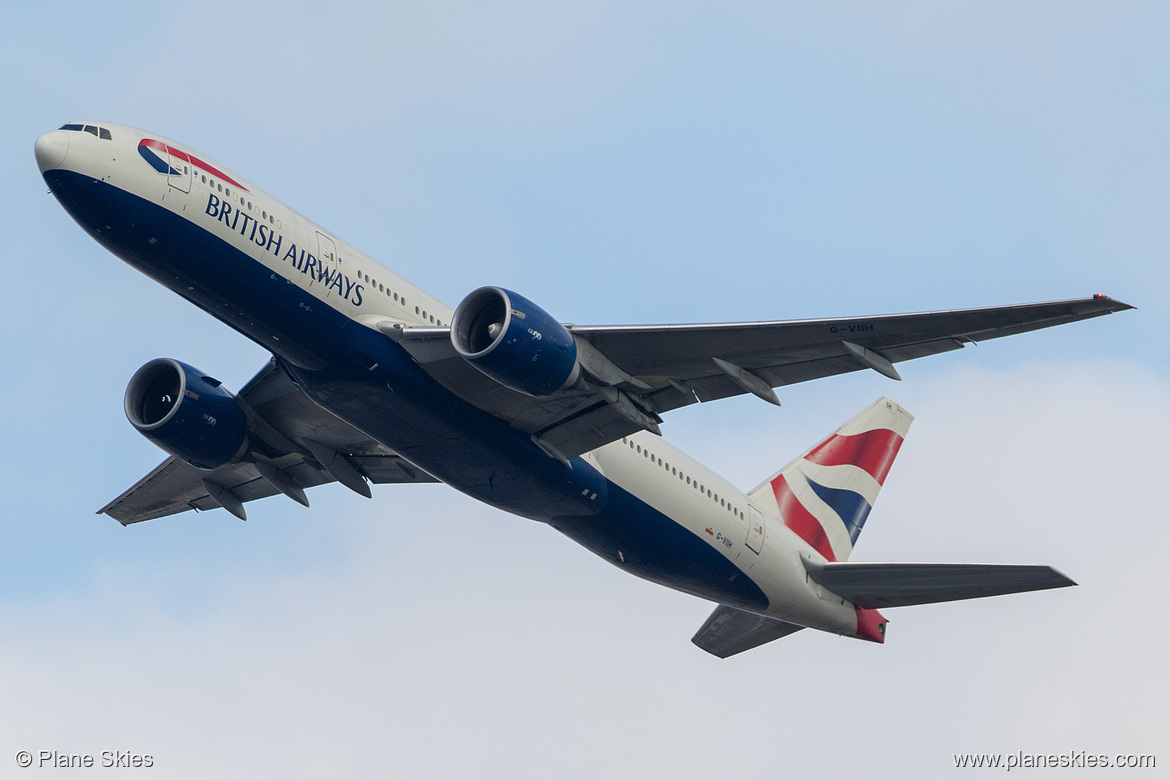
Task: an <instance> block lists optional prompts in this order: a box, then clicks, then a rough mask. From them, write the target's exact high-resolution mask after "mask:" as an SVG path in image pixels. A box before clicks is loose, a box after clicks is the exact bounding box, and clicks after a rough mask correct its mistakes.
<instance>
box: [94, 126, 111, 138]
mask: <svg viewBox="0 0 1170 780" xmlns="http://www.w3.org/2000/svg"><path fill="white" fill-rule="evenodd" d="M98 132H99V133H101V136H100V137H101V139H102V140H103V141H112V140H114V139H113V136H111V135H110V131H109V130H107V129H106V128H104V127H99V128H98Z"/></svg>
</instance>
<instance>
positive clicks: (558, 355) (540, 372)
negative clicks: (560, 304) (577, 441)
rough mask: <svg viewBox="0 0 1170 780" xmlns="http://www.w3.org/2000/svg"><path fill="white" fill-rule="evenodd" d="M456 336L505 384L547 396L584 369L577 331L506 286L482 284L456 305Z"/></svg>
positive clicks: (470, 356) (471, 358)
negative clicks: (573, 334)
mask: <svg viewBox="0 0 1170 780" xmlns="http://www.w3.org/2000/svg"><path fill="white" fill-rule="evenodd" d="M451 342H452V343H453V344H454V345H455V351H456V352H458V353H459V355H460V356H461V357H463V359H464V360H466V361H467V362H468V363H470V364H471V365H473V366H475V367H476V368H477V369H479V370H480V371H482V372H483V373H485V374H487V375H488V376H490V377H491V378H492V379H494V380H496V381H497V382H499V383H500V384H502V385H504V386H505V387H510V388H511V389H513V390H518V391H519V392H521V393H524V394H526V395H531V396H537V397H540V396H546V395H551V394H553V393H555V392H556V391H558V390H561V389H563V388H566V387H570V386H572V385H573V384H575V383H576V381H577V378H578V377H579V376H580V375H581V365H580V363H578V361H577V345H576V343H575V342H574V341H573V336H572V334H571V333H569V331H567V330H566V329H565V327H564V326H563V325H561V324H560V323H559V322H557V321H556V320H555V319H553V318H552V316H551V315H549V313H548V312H546V311H545V310H544V309H542V308H540V307H539V306H537V305H536V304H535V303H533V302H532V301H530V300H528V299H527V298H525V297H524V296H522V295H517V294H516V293H514V292H511V291H509V290H505V289H503V288H502V287H481V288H479V289H478V290H475V291H474V292H472V293H471V294H470V295H468V296H467V297H466V298H464V299H463V302H462V303H460V304H459V307H458V308H456V309H455V316H454V318H453V319H452V321H451Z"/></svg>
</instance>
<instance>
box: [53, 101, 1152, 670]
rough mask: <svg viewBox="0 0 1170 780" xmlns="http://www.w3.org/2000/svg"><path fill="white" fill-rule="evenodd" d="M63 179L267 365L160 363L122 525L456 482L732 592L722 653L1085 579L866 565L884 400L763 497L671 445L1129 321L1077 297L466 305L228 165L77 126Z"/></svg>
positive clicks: (515, 300) (681, 586)
mask: <svg viewBox="0 0 1170 780" xmlns="http://www.w3.org/2000/svg"><path fill="white" fill-rule="evenodd" d="M36 160H37V164H38V166H39V168H40V170H41V173H42V174H43V176H44V178H45V181H46V183H47V184H48V186H49V189H50V190H51V191H52V193H53V195H54V196H56V198H57V200H58V201H59V202H60V203H61V205H62V206H63V207H64V208H65V210H66V211H67V212H68V213H69V215H70V216H71V217H73V219H74V220H76V221H77V223H78V224H79V225H81V227H82V228H83V229H84V230H85V231H86V232H87V233H89V234H90V235H91V236H93V238H94V239H96V240H97V241H98V243H100V244H101V245H102V246H104V247H105V248H106V249H108V250H110V251H111V252H113V253H114V254H115V255H116V256H118V257H119V258H121V259H122V260H124V261H126V262H127V263H129V264H130V265H132V266H133V267H135V268H137V269H138V270H140V271H142V272H143V273H145V274H147V275H148V276H150V277H151V278H153V279H155V280H156V281H158V282H160V283H161V284H163V285H165V286H167V287H168V288H170V289H171V290H173V291H175V292H176V293H178V294H179V295H181V296H182V297H184V298H186V299H187V300H189V301H191V302H192V303H194V304H195V305H197V306H199V307H200V308H202V309H204V310H206V311H208V312H210V313H211V314H213V315H214V316H216V317H218V318H219V319H221V320H222V321H224V322H225V323H227V324H228V325H230V326H231V327H232V328H234V329H236V330H237V331H239V332H240V333H242V334H243V335H245V336H247V337H248V338H250V339H252V340H253V341H255V342H256V343H257V344H259V345H261V346H262V347H264V349H266V350H268V351H269V352H271V353H272V359H271V360H270V361H269V363H268V364H267V365H266V366H265V367H264V368H263V369H261V371H260V372H259V373H258V374H257V375H256V376H255V377H253V378H252V379H251V380H250V381H249V382H248V383H247V384H246V385H245V386H244V387H243V388H242V389H241V390H240V392H239V393H238V394H232V393H231V392H229V391H228V390H227V389H225V388H224V387H223V386H222V385H221V384H220V382H219V381H218V380H216V379H214V378H212V377H211V376H210V375H208V374H205V373H203V372H202V371H200V370H199V369H197V368H194V367H193V366H190V365H187V364H186V363H182V362H180V361H178V360H173V359H171V358H159V359H157V360H152V361H150V362H149V363H147V364H146V365H144V366H142V368H140V369H139V370H138V371H137V372H136V373H135V374H134V376H133V377H132V378H131V380H130V384H129V386H128V387H127V390H126V397H125V411H126V416H127V417H128V418H129V420H130V422H131V424H132V425H133V426H134V427H135V428H137V429H138V431H140V432H141V433H142V434H143V435H144V436H146V437H147V438H148V439H150V440H151V441H153V442H154V443H155V444H157V445H158V446H160V447H161V448H162V449H164V450H166V451H167V452H168V453H169V457H168V458H167V459H166V460H165V461H163V463H162V464H161V465H160V466H159V467H158V468H156V469H155V470H154V471H152V472H151V473H150V474H148V475H146V476H145V477H143V478H142V480H140V481H139V482H138V483H137V484H136V485H134V486H133V487H131V488H130V489H129V490H127V491H126V492H125V493H123V494H122V495H121V496H119V497H118V498H116V499H114V501H112V502H111V503H110V504H109V505H107V506H105V507H103V508H102V509H101V510H99V514H100V513H105V514H107V515H110V516H111V517H113V518H114V519H116V520H118V521H119V522H121V523H122V524H124V525H128V524H130V523H137V522H140V521H143V520H151V519H154V518H158V517H163V516H166V515H171V514H175V513H178V512H183V511H186V510H188V509H195V510H207V509H214V508H223V509H225V510H227V511H228V512H230V513H232V514H233V515H235V516H237V517H239V518H240V519H245V517H246V514H245V510H244V504H245V503H246V502H248V501H252V500H255V499H258V498H263V497H266V496H271V495H276V494H278V493H279V494H283V495H285V496H287V497H289V498H291V499H293V500H294V501H297V502H299V503H301V504H304V505H305V506H308V499H307V498H306V496H305V489H306V488H309V487H313V486H315V485H320V484H323V483H326V482H334V481H335V482H340V483H341V484H343V485H345V486H346V487H348V488H350V489H351V490H354V491H356V492H358V493H360V494H361V495H363V496H366V497H370V495H371V492H370V487H369V483H371V482H372V483H377V484H384V483H404V482H435V481H440V482H445V483H446V484H448V485H450V486H452V487H454V488H455V489H457V490H460V491H462V492H464V493H466V494H467V495H470V496H473V497H475V498H477V499H479V500H480V501H483V502H485V503H487V504H490V505H491V506H494V507H498V508H500V509H503V510H506V511H508V512H512V513H514V514H517V515H520V516H522V517H526V518H530V519H532V520H537V521H540V522H543V523H547V524H549V525H551V526H552V527H553V528H555V529H557V530H558V531H560V532H561V533H563V534H565V535H566V536H568V537H569V538H571V539H573V540H574V541H576V542H578V543H580V544H581V545H583V546H585V547H586V548H588V549H589V550H591V551H593V552H594V553H596V554H597V555H600V556H601V557H603V558H605V559H606V560H608V561H610V562H611V563H613V564H615V565H616V566H618V567H619V568H622V569H624V570H626V571H628V572H630V573H631V574H634V575H636V576H639V577H643V578H645V579H648V580H651V581H654V582H657V583H660V584H662V585H665V586H667V587H670V588H675V589H677V590H680V591H683V592H685V593H690V594H693V595H696V596H699V597H701V598H704V599H708V600H710V601H713V602H715V603H716V604H717V605H718V606H717V607H716V608H715V611H714V612H713V613H712V614H711V616H710V618H709V619H708V620H707V621H706V623H704V625H703V626H702V627H701V628H700V629H699V631H698V633H697V634H696V635H695V636H694V638H693V640H692V641H693V642H694V643H695V644H696V645H698V646H699V647H700V648H702V649H704V650H706V651H707V652H710V653H712V654H714V655H717V656H720V657H727V656H730V655H733V654H736V653H740V652H743V651H744V650H748V649H751V648H753V647H757V646H759V645H761V644H763V643H765V642H769V641H772V640H774V639H778V638H780V637H782V636H786V635H788V634H791V633H793V632H794V631H798V630H800V629H802V628H806V627H809V628H816V629H820V630H823V631H828V632H832V633H835V634H839V635H843V636H851V637H857V638H859V639H865V640H869V641H874V642H882V641H884V638H885V626H886V622H887V621H886V619H885V618H884V617H882V615H881V614H880V613H879V612H878V611H877V610H878V609H879V608H883V607H897V606H905V605H911V604H923V603H930V602H940V601H952V600H957V599H966V598H975V597H980V596H991V595H997V594H1004V593H1014V592H1021V591H1028V590H1039V589H1044V588H1056V587H1063V586H1066V585H1072V584H1074V583H1073V582H1072V581H1071V580H1069V579H1068V578H1067V577H1065V576H1064V575H1062V574H1060V573H1059V572H1057V571H1055V570H1054V569H1052V568H1050V567H1047V566H1017V565H985V564H917V563H858V562H850V561H849V560H848V559H849V557H850V553H851V552H852V550H853V547H854V545H855V544H856V543H857V539H858V535H859V534H860V533H861V530H862V528H863V526H864V525H865V521H866V518H867V517H868V516H869V513H870V509H871V508H872V507H873V504H874V501H875V500H876V498H877V494H878V491H879V490H880V489H881V487H882V484H883V483H884V482H885V479H886V475H887V474H888V473H889V470H890V467H891V465H892V463H893V460H894V458H895V456H896V455H897V453H898V449H899V447H900V446H901V444H902V440H903V438H904V437H905V436H906V433H907V430H908V428H909V426H910V422H911V419H912V418H911V416H910V415H909V414H908V413H907V412H906V411H904V410H903V409H902V408H901V407H900V406H898V404H896V403H894V402H893V401H890V400H888V399H885V398H882V399H879V400H878V401H877V402H876V403H874V404H872V405H871V406H869V407H868V408H867V409H865V410H864V411H862V412H861V413H860V414H859V415H858V416H857V417H855V418H854V419H852V420H850V421H849V422H847V423H846V424H845V425H843V426H842V427H841V428H839V429H837V431H835V432H834V433H833V434H831V435H830V436H828V437H827V438H826V439H824V440H823V441H821V442H820V443H818V444H817V445H815V446H814V447H812V448H811V449H809V450H808V451H807V452H805V453H804V454H803V455H801V456H800V457H799V458H797V459H796V460H794V461H793V462H792V463H791V464H789V465H788V466H786V467H785V468H783V469H781V470H780V471H779V472H777V473H776V474H775V475H774V476H772V477H771V478H769V479H768V480H766V481H764V482H763V483H762V484H761V485H760V486H759V487H757V488H755V489H754V490H752V491H750V492H748V493H743V492H741V491H740V490H739V489H737V488H736V487H735V486H734V485H732V484H730V483H729V482H727V481H725V480H723V479H721V478H720V477H719V476H718V475H716V474H714V473H712V472H711V471H709V470H708V469H706V468H704V467H703V466H702V465H700V464H699V463H696V462H695V461H694V460H692V459H691V458H688V457H687V456H686V455H684V454H683V453H681V452H679V451H678V450H676V449H674V448H673V447H671V446H670V445H668V444H666V442H664V441H663V440H662V438H661V437H660V429H659V426H660V424H661V423H662V415H663V414H665V413H667V412H669V411H671V410H673V409H677V408H678V407H681V406H686V405H688V404H693V403H696V402H706V401H714V400H716V399H720V398H726V397H729V396H733V395H740V394H744V393H751V394H753V395H756V396H758V397H760V398H761V399H763V400H765V401H768V402H769V403H773V404H779V401H778V400H777V397H776V394H775V391H774V390H773V388H775V387H780V386H783V385H789V384H793V383H795V382H804V381H807V380H810V379H816V378H819V377H825V376H831V375H834V374H840V373H844V372H848V371H858V370H864V369H870V370H873V371H877V372H878V373H881V374H883V375H885V376H887V377H890V378H892V379H898V378H899V376H898V372H897V370H896V369H895V368H894V363H897V362H899V361H903V360H910V359H912V358H918V357H924V356H926V355H933V354H937V353H940V352H947V351H950V350H954V349H960V348H962V347H963V346H964V344H966V343H973V342H977V341H982V340H985V339H992V338H998V337H1000V336H1007V335H1011V334H1015V333H1023V332H1025V331H1029V330H1035V329H1038V328H1045V327H1049V326H1052V325H1059V324H1063V323H1067V322H1075V321H1077V320H1083V319H1088V318H1091V317H1097V316H1100V315H1104V314H1109V313H1112V312H1116V311H1121V310H1124V309H1128V308H1131V307H1130V306H1128V305H1126V304H1124V303H1121V302H1119V301H1116V300H1113V299H1111V298H1107V297H1104V296H1101V295H1096V296H1093V297H1091V298H1084V299H1079V300H1067V301H1058V302H1052V303H1039V304H1029V305H1021V306H1000V307H994V308H983V309H965V310H957V311H940V312H929V313H920V314H899V315H882V316H874V317H850V318H843V319H826V320H795V321H779V322H741V323H723V324H708V325H695V324H690V325H648V326H647V325H640V326H580V325H565V324H562V323H560V322H559V321H558V320H557V319H556V318H554V317H553V316H552V315H550V314H548V313H547V312H545V311H544V310H543V309H541V308H540V307H539V306H537V305H536V304H535V303H533V302H532V301H530V300H528V299H526V298H524V297H523V296H521V295H519V294H517V293H515V292H512V291H510V290H506V289H503V288H501V287H483V288H480V289H478V290H475V291H473V292H471V293H470V294H469V295H468V296H467V297H466V298H464V300H463V301H462V302H461V303H460V304H459V305H458V306H457V307H456V308H455V309H451V308H450V307H448V306H446V305H445V304H443V303H442V302H440V301H438V300H436V299H435V298H433V297H431V296H430V295H428V294H427V293H425V292H423V291H422V290H420V289H419V288H417V287H415V286H414V285H412V284H411V283H409V282H408V281H406V280H405V279H403V278H401V277H399V276H397V275H396V274H394V273H393V272H392V271H390V270H388V269H386V268H385V267H383V266H381V265H379V264H378V263H376V262H375V261H373V260H372V259H370V258H369V257H367V256H365V255H363V254H362V253H361V252H359V251H357V250H356V249H354V248H353V247H351V246H349V245H348V244H346V243H345V242H344V241H342V240H341V239H340V238H339V237H337V236H335V235H334V234H332V233H330V232H329V231H328V230H326V229H325V228H323V227H321V226H319V225H317V224H315V223H314V222H312V221H310V220H309V219H306V218H305V217H303V216H302V215H300V214H298V213H297V212H295V211H293V210H292V209H290V208H289V207H288V206H286V205H284V204H283V203H281V202H280V201H278V200H276V199H275V198H273V197H272V196H270V195H268V194H267V193H265V192H264V191H263V190H261V189H259V188H258V187H256V186H254V185H253V184H252V183H251V182H249V181H247V180H246V179H244V178H243V177H242V176H239V175H238V174H236V173H233V172H232V171H230V170H228V169H227V168H226V167H224V166H223V165H220V164H219V163H217V162H215V161H214V160H212V159H211V158H209V157H207V156H205V155H203V154H200V153H198V152H196V151H194V150H193V149H190V148H189V147H186V146H184V145H183V144H180V143H178V142H176V141H172V140H169V139H166V138H163V137H162V136H159V135H156V134H153V133H148V132H145V131H142V130H136V129H134V128H131V127H124V126H120V125H114V124H109V123H105V122H77V123H70V124H66V125H64V126H63V127H61V128H60V129H59V130H54V131H52V132H49V133H46V134H45V135H43V136H41V137H40V138H38V139H37V141H36Z"/></svg>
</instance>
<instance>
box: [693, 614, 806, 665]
mask: <svg viewBox="0 0 1170 780" xmlns="http://www.w3.org/2000/svg"><path fill="white" fill-rule="evenodd" d="M802 628H804V626H798V625H796V624H795V623H786V622H784V621H783V620H775V619H773V618H767V617H764V616H763V615H754V614H752V613H751V612H744V611H743V610H741V609H735V608H733V607H722V606H720V607H716V608H715V611H714V612H712V613H711V617H709V618H707V622H706V623H704V624H703V627H702V628H700V629H699V631H698V633H696V634H695V635H694V636H693V637H692V638H691V641H692V642H694V643H695V644H696V645H698V646H699V647H700V648H702V649H703V650H706V651H707V652H708V653H710V654H711V655H716V656H719V657H720V658H727V657H728V656H731V655H735V654H736V653H742V652H743V651H744V650H751V649H752V648H753V647H759V646H760V645H762V644H765V643H767V642H771V641H772V640H773V639H779V638H780V637H785V636H788V635H789V634H793V633H795V632H797V631H799V630H800V629H802Z"/></svg>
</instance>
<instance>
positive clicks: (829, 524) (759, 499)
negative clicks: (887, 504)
mask: <svg viewBox="0 0 1170 780" xmlns="http://www.w3.org/2000/svg"><path fill="white" fill-rule="evenodd" d="M913 420H914V418H913V417H912V416H911V415H910V413H909V412H907V411H906V410H905V409H903V408H902V407H900V406H898V405H897V404H896V403H894V402H893V401H891V400H889V399H888V398H879V399H878V400H877V401H875V402H874V403H873V404H872V405H870V406H869V408H867V409H866V410H865V411H863V412H862V413H861V414H859V415H857V416H856V417H854V418H853V419H852V420H850V421H849V422H847V423H845V424H844V425H842V426H841V427H840V428H838V429H837V430H836V431H834V432H833V433H832V434H830V435H829V436H828V437H827V438H825V439H824V441H822V442H820V443H819V444H817V445H816V446H815V447H813V448H812V449H810V450H809V451H808V452H806V453H804V454H803V455H801V456H800V457H799V458H797V459H796V460H794V461H792V463H789V464H788V465H787V466H785V467H784V468H783V469H781V470H780V471H779V472H777V473H776V474H775V475H773V476H772V477H771V478H769V479H768V480H767V481H766V482H764V483H763V484H761V485H760V486H759V487H757V488H756V489H755V490H753V491H751V493H749V494H748V495H749V496H750V497H751V499H752V500H753V501H755V502H756V503H757V504H758V505H759V506H760V507H761V508H763V509H764V510H765V511H768V512H769V513H770V514H772V515H773V516H775V517H778V518H780V519H781V520H782V521H783V523H784V524H785V525H787V526H788V527H789V528H791V529H792V530H793V531H795V532H796V534H797V535H798V536H800V537H801V538H802V539H804V540H805V541H806V542H808V543H809V545H811V546H812V548H813V549H814V550H816V551H817V552H819V553H820V554H821V555H823V556H824V557H825V560H828V561H845V560H848V559H849V556H850V555H851V554H852V552H853V546H854V545H855V544H857V537H858V536H860V535H861V529H862V527H863V526H864V525H865V520H866V518H867V517H869V511H870V509H872V508H873V504H874V501H876V500H877V494H878V491H880V490H881V488H882V484H883V483H885V481H886V475H887V474H889V472H890V466H892V465H893V463H894V458H895V457H897V455H898V449H899V448H900V447H901V446H902V440H903V439H904V438H905V437H906V432H907V431H908V430H909V429H910V423H911V422H912V421H913Z"/></svg>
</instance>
